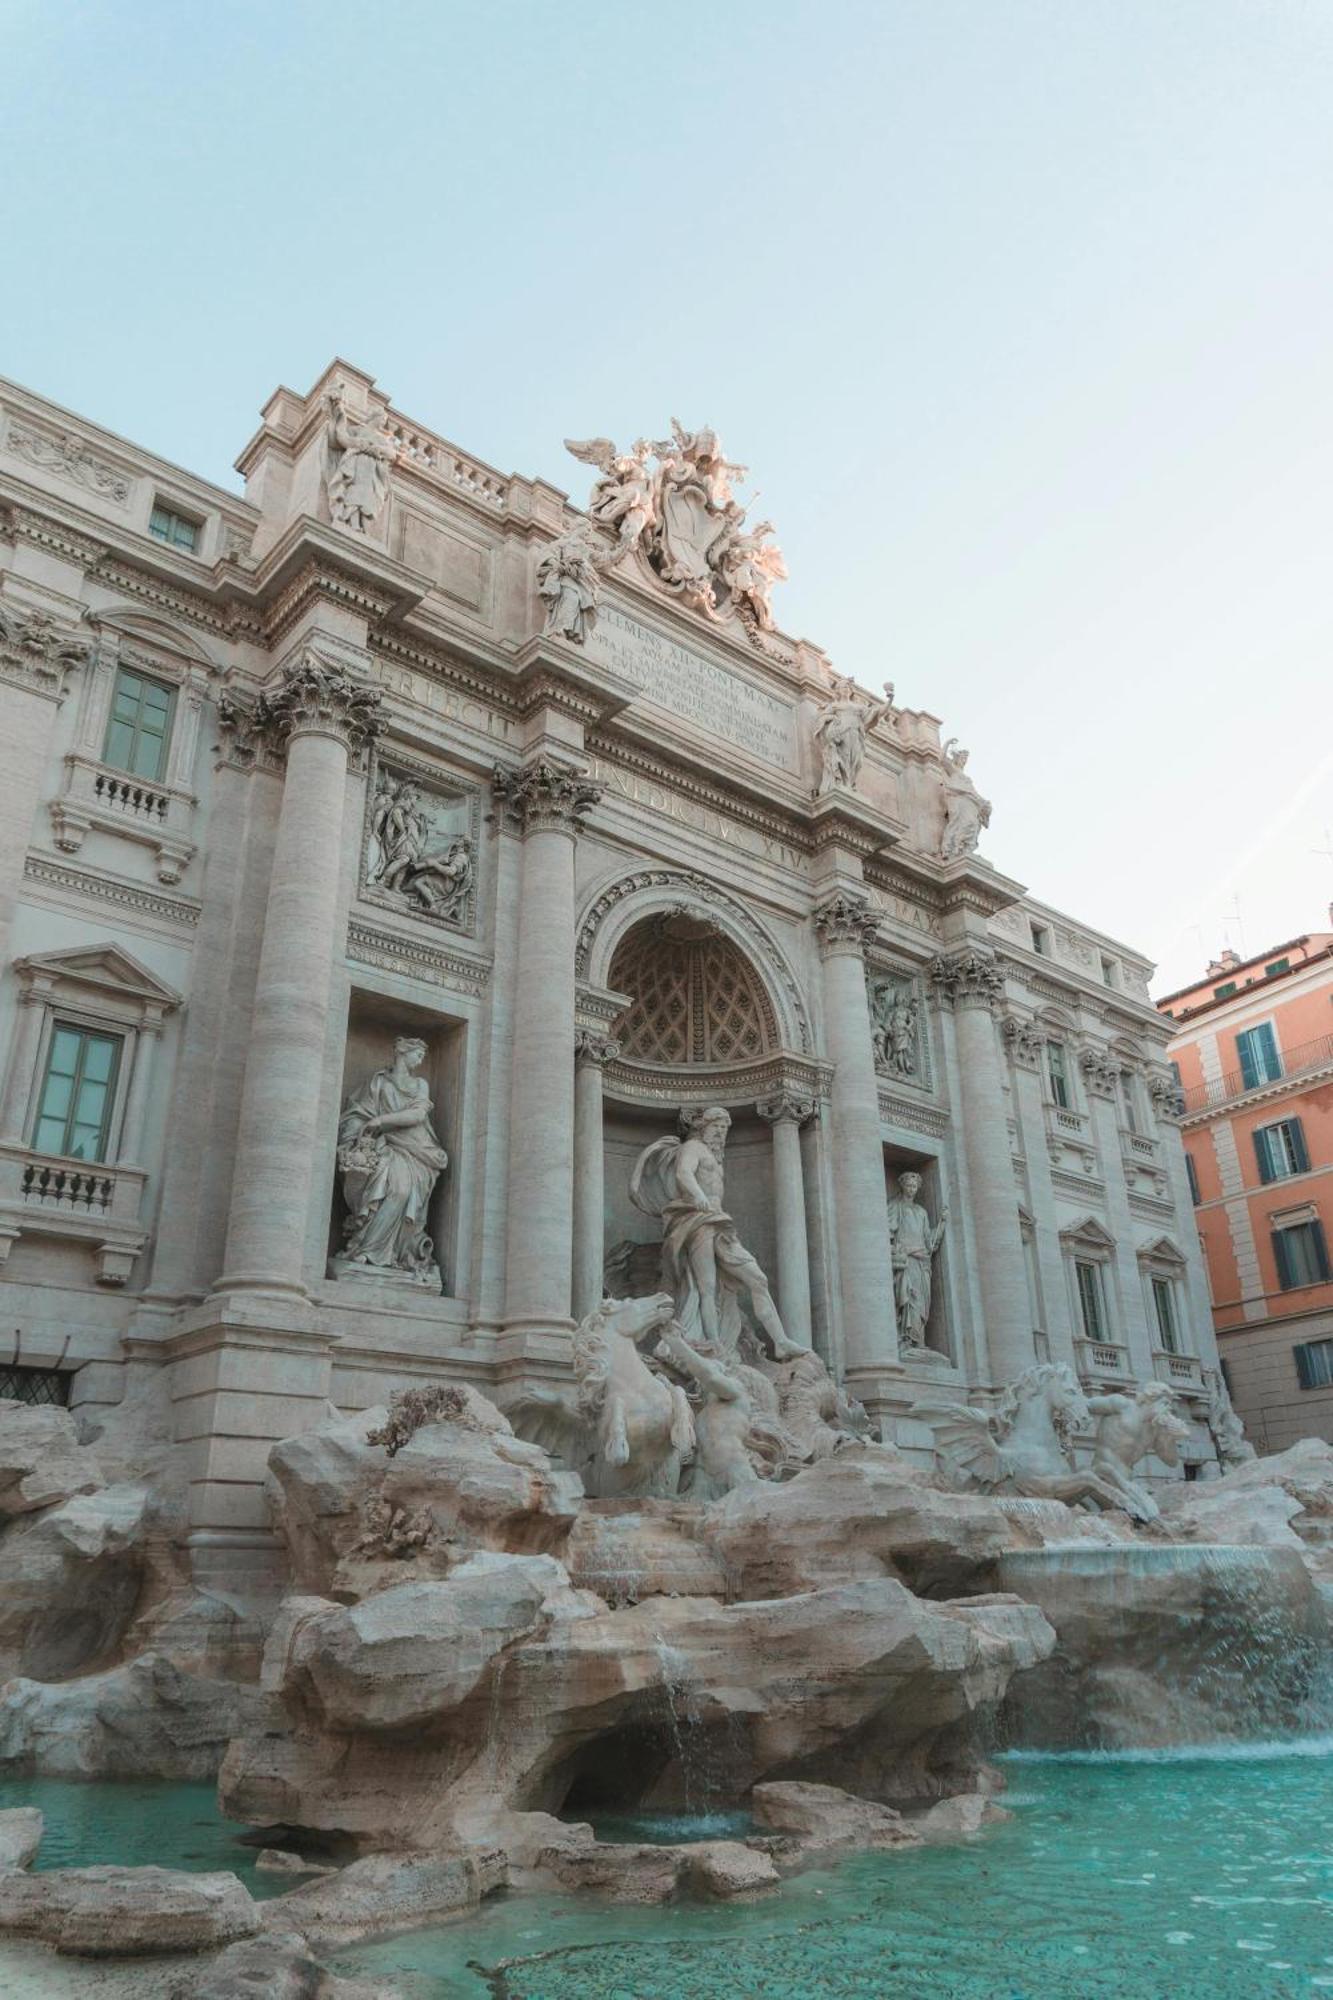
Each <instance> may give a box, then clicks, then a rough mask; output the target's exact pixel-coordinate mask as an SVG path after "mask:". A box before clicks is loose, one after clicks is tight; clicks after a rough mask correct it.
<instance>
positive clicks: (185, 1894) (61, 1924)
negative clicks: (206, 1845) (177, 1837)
mask: <svg viewBox="0 0 1333 2000" xmlns="http://www.w3.org/2000/svg"><path fill="white" fill-rule="evenodd" d="M258 1929H259V1910H258V1907H257V1905H256V1904H255V1903H254V1902H253V1901H252V1900H251V1898H250V1896H249V1894H248V1893H247V1891H246V1889H245V1888H244V1886H243V1884H242V1883H241V1882H239V1881H238V1880H237V1878H236V1876H234V1875H225V1874H215V1875H186V1874H182V1873H180V1872H178V1871H177V1870H175V1869H172V1868H50V1869H48V1870H46V1872H45V1873H44V1874H38V1875H29V1874H25V1873H23V1872H22V1871H21V1870H15V1871H12V1872H11V1873H9V1874H0V1932H6V1931H7V1932H10V1933H12V1934H13V1935H14V1936H17V1937H30V1938H39V1939H40V1940H41V1941H42V1942H43V1943H45V1944H53V1945H54V1946H55V1948H56V1950H57V1951H61V1952H70V1953H74V1954H77V1955H79V1956H86V1957H89V1958H111V1957H118V1956H121V1955H125V1954H130V1953H136V1952H152V1951H202V1950H204V1949H205V1948H207V1947H208V1946H212V1945H223V1944H230V1943H231V1942H232V1940H233V1939H234V1938H243V1937H252V1936H253V1935H254V1933H255V1932H256V1931H257V1930H258Z"/></svg>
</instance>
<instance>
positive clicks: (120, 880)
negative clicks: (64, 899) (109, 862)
mask: <svg viewBox="0 0 1333 2000" xmlns="http://www.w3.org/2000/svg"><path fill="white" fill-rule="evenodd" d="M23 872H24V875H25V877H26V878H27V879H28V880H29V881H31V882H40V883H42V884H44V885H45V886H47V887H49V888H53V889H60V890H63V891H64V892H65V893H66V894H68V895H73V896H81V897H84V898H86V899H88V900H91V901H93V902H98V903H116V904H119V905H120V907H121V908H122V909H127V910H138V911H140V912H142V913H143V914H144V915H145V916H150V917H155V918H157V919H158V920H159V921H165V922H167V923H170V924H174V925H178V926H180V927H181V928H182V929H184V930H193V929H194V928H195V927H196V926H197V924H198V922H199V914H200V905H199V904H198V903H197V902H195V901H194V900H192V899H191V898H188V897H185V896H165V895H163V894H162V893H161V891H160V890H157V889H150V888H148V887H147V886H146V885H145V884H143V883H140V882H131V881H129V880H128V879H127V878H126V877H124V876H121V875H100V874H97V873H95V872H94V871H93V870H92V869H88V868H72V867H71V866H70V865H69V863H68V862H65V861H55V860H52V859H50V858H49V857H48V856H47V855H45V854H30V855H29V856H28V858H27V861H26V862H25V863H24V868H23Z"/></svg>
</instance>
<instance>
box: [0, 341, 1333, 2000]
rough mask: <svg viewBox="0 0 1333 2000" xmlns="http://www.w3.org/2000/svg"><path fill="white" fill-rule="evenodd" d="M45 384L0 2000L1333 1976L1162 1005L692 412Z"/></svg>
mask: <svg viewBox="0 0 1333 2000" xmlns="http://www.w3.org/2000/svg"><path fill="white" fill-rule="evenodd" d="M0 389H3V393H4V402H5V412H6V425H5V426H4V427H0V441H3V448H2V449H0V489H2V490H3V495H4V500H5V506H6V508H7V510H8V511H7V513H6V515H5V519H6V521H7V522H8V523H9V526H8V527H7V529H6V533H7V535H9V537H10V539H9V541H8V542H6V543H5V544H4V545H3V547H0V675H2V677H3V698H4V701H5V707H6V714H7V715H8V716H12V718H13V723H14V726H13V727H12V728H11V729H9V730H7V731H6V732H4V747H3V749H2V750H0V765H3V775H4V785H3V787H0V798H2V799H3V805H2V806H0V812H3V815H4V816H5V825H6V827H7V829H8V830H9V832H10V834H11V835H12V836H13V838H12V839H10V840H8V841H7V842H6V844H5V858H4V861H3V864H2V865H3V868H4V869H5V870H8V871H9V873H8V874H6V875H5V876H4V879H3V881H0V890H3V894H0V916H3V925H4V928H3V932H2V933H0V952H3V965H4V977H5V984H4V987H3V991H2V993H0V1001H2V1005H0V1034H3V1035H4V1036H5V1037H6V1038H7V1040H6V1042H5V1047H6V1051H7V1053H6V1054H5V1055H4V1064H5V1067H4V1071H3V1076H2V1077H0V1126H2V1127H3V1129H2V1130H0V1262H3V1283H4V1292H3V1294H0V1297H3V1298H4V1301H5V1305H6V1315H7V1316H6V1318H5V1322H4V1324H5V1328H6V1332H5V1335H4V1340H5V1342H6V1343H11V1335H10V1333H9V1331H8V1329H10V1328H11V1327H12V1328H13V1329H14V1331H13V1333H12V1355H9V1356H8V1358H6V1354H5V1353H3V1352H0V1386H3V1389H4V1391H5V1394H4V1395H3V1397H0V1989H3V1991H4V1992H5V1993H6V1994H13V1995H16V1996H19V2000H26V1996H29V1995H32V1996H36V1995H54V1996H63V1995H71V1996H73V1995H78V1994H81V1993H83V1992H88V1993H94V1994H98V1995H102V1996H106V2000H120V1996H126V2000H129V1996H138V1995H147V1996H154V1995H159V1994H161V1995H179V1996H182V2000H184V1996H186V1995H188V1996H190V2000H372V1996H381V1997H382V2000H391V1996H393V1995H398V1996H401V2000H427V1996H431V1997H432V2000H435V1996H439V2000H445V1996H449V2000H454V1997H455V1996H456V2000H482V1996H486V1995H490V1996H494V2000H567V1997H568V2000H572V1996H587V2000H613V1996H614V2000H695V1996H710V2000H713V1997H714V1996H716V2000H724V1997H725V1996H730V1995H735V1996H759V1995H763V1996H765V2000H779V1997H780V2000H797V1996H801V2000H805V1996H810V1995H816V1994H819V1995H824V1994H828V1995H848V1996H875V1995H886V1996H887V1995H893V1996H901V2000H913V1996H922V2000H927V1997H929V2000H934V1996H940V2000H1001V1996H1004V2000H1014V1996H1024V2000H1076V1996H1077V2000H1083V1996H1090V1995H1091V1996H1108V2000H1109V1997H1110V1996H1115V2000H1157V1996H1162V1997H1163V2000H1165V1996H1171V2000H1176V1996H1190V1995H1200V1996H1203V1995H1206V1996H1208V2000H1228V1996H1240V1995H1246V1996H1253V1995H1258V1994H1262V1995H1273V1996H1278V2000H1284V1996H1298V1995H1301V1996H1304V1995H1313V1994H1316V1993H1317V1992H1319V1991H1320V1990H1321V1989H1328V1990H1329V1991H1331V1992H1333V1925H1330V1924H1329V1921H1328V1919H1329V1912H1330V1891H1331V1889H1333V1842H1331V1841H1330V1837H1329V1832H1328V1828H1329V1825H1330V1823H1331V1822H1333V1814H1331V1813H1330V1810H1329V1808H1330V1803H1333V1792H1331V1791H1330V1786H1329V1780H1328V1772H1329V1770H1330V1768H1333V1767H1331V1766H1330V1763H1329V1755H1330V1751H1331V1750H1333V1734H1331V1733H1329V1732H1330V1731H1331V1730H1333V1708H1331V1707H1330V1698H1331V1696H1333V1677H1331V1676H1330V1664H1331V1662H1333V1647H1331V1646H1330V1630H1329V1618H1330V1608H1331V1607H1333V1449H1330V1448H1329V1447H1328V1446H1326V1445H1324V1444H1321V1443H1318V1442H1316V1441H1313V1440H1310V1441H1307V1442H1304V1443H1302V1444H1299V1445H1297V1446H1295V1447H1293V1448H1292V1449H1290V1450H1288V1451H1286V1452H1284V1453H1283V1454H1281V1455H1278V1456H1271V1457H1266V1458H1261V1457H1258V1456H1257V1455H1256V1453H1255V1451H1254V1449H1253V1447H1252V1445H1251V1444H1250V1443H1249V1442H1248V1441H1247V1440H1246V1438H1245V1436H1244V1434H1243V1431H1242V1429H1241V1426H1240V1424H1239V1423H1238V1421H1237V1419H1236V1416H1235V1414H1234V1412H1233V1411H1232V1409H1231V1406H1230V1402H1229V1398H1228V1394H1227V1389H1226V1383H1225V1378H1224V1374H1223V1372H1222V1369H1221V1366H1220V1362H1219V1356H1218V1353H1217V1347H1216V1342H1215V1339H1214V1336H1213V1333H1212V1329H1211V1324H1210V1319H1209V1313H1208V1303H1207V1291H1206V1286H1205V1283H1204V1279H1203V1273H1202V1269H1201V1265H1200V1260H1199V1251H1198V1244H1197V1237H1196V1234H1195V1230H1194V1227H1193V1223H1192V1219H1191V1210H1190V1201H1189V1191H1188V1183H1187V1180H1186V1175H1185V1168H1184V1156H1183V1152H1182V1148H1181V1141H1180V1133H1179V1125H1178V1119H1179V1103H1178V1099H1177V1096H1176V1089H1175V1085H1174V1082H1173V1079H1172V1077H1171V1074H1170V1071H1169V1068H1168V1066H1167V1064H1166V1062H1165V1060H1164V1056H1163V1050H1164V1046H1165V1035H1164V1033H1163V1027H1162V1023H1161V1022H1160V1021H1159V1020H1158V1018H1157V1016H1156V1015H1155V1014H1154V1012H1153V1010H1152V1007H1151V1005H1150V1003H1149V1000H1148V992H1147V979H1148V975H1149V972H1150V968H1149V967H1148V966H1147V965H1146V963H1145V962H1144V961H1143V960H1142V958H1141V957H1139V956H1138V955H1137V954H1136V953H1135V952H1133V951H1132V950H1130V949H1129V948H1128V947H1125V946H1123V945H1119V944H1117V943H1116V942H1115V941H1114V940H1111V939H1108V938H1105V937H1104V936H1102V935H1101V934H1100V933H1098V932H1096V931H1095V930H1092V929H1090V928H1089V927H1088V926H1087V925H1086V924H1083V923H1081V922H1079V921H1076V920H1074V919H1071V918H1068V917H1066V916H1064V915H1063V914H1062V913H1060V912H1056V911H1052V910H1050V909H1049V908H1048V907H1047V906H1045V905H1043V904H1041V903H1039V902H1038V901H1036V900H1035V899H1034V898H1033V897H1032V896H1030V895H1029V894H1028V892H1027V891H1026V890H1025V889H1024V888H1023V886H1022V885H1021V884H1019V883H1017V882H1014V881H1013V880H1011V879H1010V878H1008V877H1006V876H1004V875H1002V874H1000V873H999V872H998V870H997V869H996V868H995V867H994V866H993V865H992V864H991V863H990V862H989V861H988V860H987V859H985V858H984V857H983V855H982V854H981V852H980V846H981V842H982V837H983V835H984V834H985V833H986V832H987V830H988V828H989V826H990V823H991V817H992V809H991V805H990V802H989V801H988V800H987V799H985V798H984V797H983V796H982V794H981V793H980V791H979V790H978V788H977V785H976V783H975V782H974V780H973V778H972V776H971V774H970V772H969V770H968V768H967V766H968V755H967V752H966V750H965V749H963V748H962V747H961V746H960V745H959V744H958V742H957V740H956V739H955V738H952V737H945V736H943V735H942V732H941V725H940V722H939V719H938V718H937V717H935V716H933V715H932V714H930V713H929V711H928V710H926V709H924V708H912V707H909V706H906V705H903V704H902V703H900V701H899V699H898V696H897V693H896V690H895V689H894V687H893V686H891V685H888V684H885V685H884V686H883V689H882V693H881V694H878V695H874V694H871V693H870V692H868V691H867V689H866V688H865V687H864V686H863V685H862V684H861V683H860V681H859V680H858V679H857V678H856V676H854V675H849V674H847V673H846V672H844V671H842V670H841V669H839V670H835V669H834V667H833V666H832V664H831V663H830V662H829V661H828V660H827V659H826V658H825V656H824V655H823V654H822V653H821V652H820V650H819V649H818V648H817V647H815V646H812V645H811V644H810V643H809V642H807V641H803V640H793V639H791V638H789V637H787V636H786V635H785V634H784V633H783V632H782V631H781V630H780V628H779V627H778V625H777V623H776V620H775V616H774V611H773V607H772V596H773V592H774V589H775V586H776V585H777V584H778V583H780V582H781V581H782V580H783V578H784V577H785V575H786V566H785V563H784V560H783V557H782V555H781V553H780V551H779V548H778V546H777V543H776V540H775V537H774V530H773V528H772V526H771V524H770V523H768V522H759V523H755V524H753V525H749V524H747V515H746V509H745V506H744V504H743V503H742V501H741V499H740V498H739V497H738V494H739V489H740V488H741V486H742V485H743V484H744V480H745V474H744V469H743V468H742V467H740V466H737V465H736V464H735V463H733V462H732V461H730V460H729V459H728V458H727V457H726V455H725V452H724V450H723V447H722V445H721V443H720V441H719V440H718V438H717V436H716V434H715V433H714V432H713V431H711V430H710V429H708V428H703V429H698V430H690V429H688V428H686V427H685V426H684V425H682V424H679V423H675V422H673V424H672V426H671V432H670V435H669V436H664V437H662V438H661V439H658V440H656V441H651V440H649V439H647V438H641V439H639V440H637V441H636V442H635V443H634V444H632V445H631V446H629V447H628V448H625V449H622V448H620V447H619V446H617V445H616V444H615V443H614V442H613V441H612V440H609V439H605V438H594V439H588V440H581V439H576V440H571V441H570V450H571V451H572V452H573V454H574V457H575V459H576V461H578V462H579V463H580V464H583V465H587V466H589V467H590V468H591V469H592V473H593V481H592V487H591V493H590V496H589V498H588V502H587V505H586V508H584V509H582V510H580V509H579V508H577V507H576V506H574V505H573V504H571V503H570V502H569V501H568V499H567V498H566V496H565V495H564V494H563V493H562V492H561V491H560V489H559V488H558V487H556V486H553V485H551V484H549V483H548V482H546V481H545V480H542V479H529V478H523V477H521V476H519V475H513V476H510V477H507V476H504V475H501V474H500V473H498V472H496V471H495V470H494V469H493V468H490V467H487V466H485V465H483V464H482V463H481V462H480V461H478V460H476V459H474V458H471V457H470V456H469V455H468V454H467V453H466V452H464V451H462V450H460V449H459V448H458V447H456V446H453V445H450V444H448V443H447V442H446V441H445V440H443V439H441V438H438V437H436V436H435V435H434V434H433V433H431V432H429V431H428V430H426V429H424V428H423V427H422V426H421V425H420V424H418V423H415V422H414V421H412V420H409V419H407V418H405V417H404V416H403V415H402V414H401V413H400V412H397V411H396V410H394V409H393V407H392V405H391V404H390V403H389V401H388V399H387V398H386V397H385V396H384V395H383V394H382V393H381V392H380V391H379V390H378V389H377V388H376V386H375V384H374V382H373V380H372V379H371V378H370V377H368V376H365V375H363V374H361V373H360V371H358V370H356V369H353V368H351V367H349V366H348V365H347V364H345V363H342V362H335V363H334V364H332V366H331V367H330V368H329V369H328V370H327V371H326V372H325V375H324V376H323V377H322V378H321V380H320V382H319V383H317V384H316V385H315V387H314V389H312V391H311V392H310V393H309V394H308V395H305V396H302V395H298V394H296V393H295V392H293V391H291V390H287V389H281V390H278V391H277V392H275V394H274V396H273V398H272V399H271V400H270V402H269V403H268V404H267V405H266V406H265V410H264V413H263V419H262V423H261V427H260V430H259V431H258V432H257V434H256V435H255V437H254V438H253V439H252V440H251V442H250V443H249V444H248V445H247V446H246V447H245V449H244V451H243V453H242V455H241V458H240V460H239V461H238V464H239V466H240V469H241V470H242V472H243V473H244V475H245V479H246V490H245V497H244V499H241V498H239V497H238V496H236V495H235V494H232V493H227V492H223V491H222V490H221V489H217V488H213V487H210V486H208V485H207V484H206V482H204V481H201V480H198V479H195V478H194V477H193V475H190V474H188V473H186V472H184V471H182V470H181V469H180V468H174V467H170V466H166V465H165V464H164V462H162V461H160V460H157V459H155V458H153V457H152V455H151V454H148V453H146V452H143V451H140V450H139V449H138V448H137V447H135V446H132V445H129V444H127V443H126V442H125V441H124V440H118V439H115V438H113V437H112V436H111V435H110V434H109V433H107V432H104V431H102V430H100V429H99V428H98V427H97V426H95V425H93V424H90V423H87V422H86V421H84V420H82V419H76V418H74V417H72V416H71V415H70V414H69V413H68V412H62V411H58V410H56V409H55V408H54V406H51V405H48V404H46V403H44V402H43V401H42V399H40V398H38V397H36V396H33V395H31V394H29V393H28V392H26V391H23V390H20V389H17V388H16V387H14V386H13V385H7V384H6V385H0ZM164 516H165V517H166V518H168V519H169V520H171V521H175V522H176V523H177V527H176V528H173V529H172V530H171V531H170V533H169V534H167V535H165V536H164V534H163V531H162V528H161V520H162V518H163V517H164ZM154 524H156V525H154ZM187 530H188V533H187V532H186V531H187ZM155 689H156V690H157V691H158V694H157V695H154V692H153V690H155ZM159 697H160V699H159ZM127 760H128V761H127ZM1095 809H1096V802H1095V801H1090V802H1089V805H1088V810H1090V811H1091V810H1095ZM1108 822H1109V804H1108ZM1111 838H1112V833H1111V829H1110V827H1109V824H1108V841H1109V840H1110V839H1111Z"/></svg>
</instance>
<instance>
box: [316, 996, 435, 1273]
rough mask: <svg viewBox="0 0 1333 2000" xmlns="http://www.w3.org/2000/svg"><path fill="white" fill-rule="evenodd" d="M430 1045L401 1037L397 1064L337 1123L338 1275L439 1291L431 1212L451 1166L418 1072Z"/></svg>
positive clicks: (358, 1094)
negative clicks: (342, 1213)
mask: <svg viewBox="0 0 1333 2000" xmlns="http://www.w3.org/2000/svg"><path fill="white" fill-rule="evenodd" d="M425 1056H426V1044H425V1043H424V1042H422V1041H418V1040H417V1039H416V1037H415V1036H413V1035H400V1036H399V1037H398V1039H397V1041H396V1042H395V1043H394V1045H393V1062H392V1064H391V1065H390V1066H389V1067H388V1068H387V1069H377V1070H376V1071H375V1074H374V1075H373V1076H372V1077H371V1078H370V1079H369V1080H368V1081H367V1082H366V1083H363V1084H362V1086H361V1088H360V1089H359V1090H356V1091H354V1092H353V1093H352V1095H351V1096H350V1097H349V1098H348V1100H347V1102H346V1104H345V1105H344V1106H343V1114H342V1118H341V1120H340V1121H339V1124H338V1166H339V1169H340V1170H341V1173H342V1177H343V1198H344V1200H345V1201H346V1203H347V1210H348V1214H347V1220H346V1222H345V1224H344V1226H343V1234H344V1246H343V1249H342V1252H341V1254H340V1255H339V1256H336V1257H334V1258H333V1259H332V1260H331V1263H330V1271H331V1275H332V1276H333V1277H335V1278H353V1277H355V1278H371V1277H374V1278H384V1279H390V1280H392V1281H394V1282H397V1283H399V1284H402V1283H410V1284H416V1285H420V1286H422V1287H423V1288H424V1289H425V1290H428V1291H435V1292H438V1291H439V1290H440V1289H441V1283H440V1271H439V1266H438V1264H437V1263H436V1261H435V1246H434V1244H433V1243H432V1242H431V1239H430V1237H429V1236H428V1235H427V1233H426V1211H427V1209H428V1207H429V1205H430V1198H431V1194H432V1192H433V1191H434V1188H435V1183H436V1182H437V1181H438V1180H439V1178H440V1175H441V1174H442V1173H443V1172H444V1170H445V1168H446V1167H447V1166H448V1164H449V1155H448V1154H447V1153H446V1152H445V1150H444V1148H443V1146H441V1144H440V1142H439V1140H438V1138H437V1137H436V1135H435V1131H434V1128H433V1126H432V1124H431V1109H432V1106H431V1101H430V1091H429V1088H428V1086H427V1083H426V1080H425V1078H424V1077H420V1076H416V1075H415V1074H414V1071H415V1070H417V1069H418V1068H419V1067H420V1065H421V1063H422V1062H423V1061H424V1060H425Z"/></svg>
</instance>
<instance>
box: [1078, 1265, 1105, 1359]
mask: <svg viewBox="0 0 1333 2000" xmlns="http://www.w3.org/2000/svg"><path fill="white" fill-rule="evenodd" d="M1074 1276H1075V1278H1076V1279H1077V1281H1078V1304H1079V1311H1080V1312H1081V1314H1082V1316H1083V1331H1084V1334H1085V1335H1086V1336H1087V1338H1088V1339H1089V1340H1103V1341H1104V1340H1105V1339H1106V1337H1107V1334H1106V1293H1105V1291H1104V1290H1103V1288H1102V1267H1101V1265H1100V1264H1089V1263H1087V1262H1086V1261H1085V1260H1084V1259H1083V1258H1082V1257H1077V1258H1075V1260H1074Z"/></svg>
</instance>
